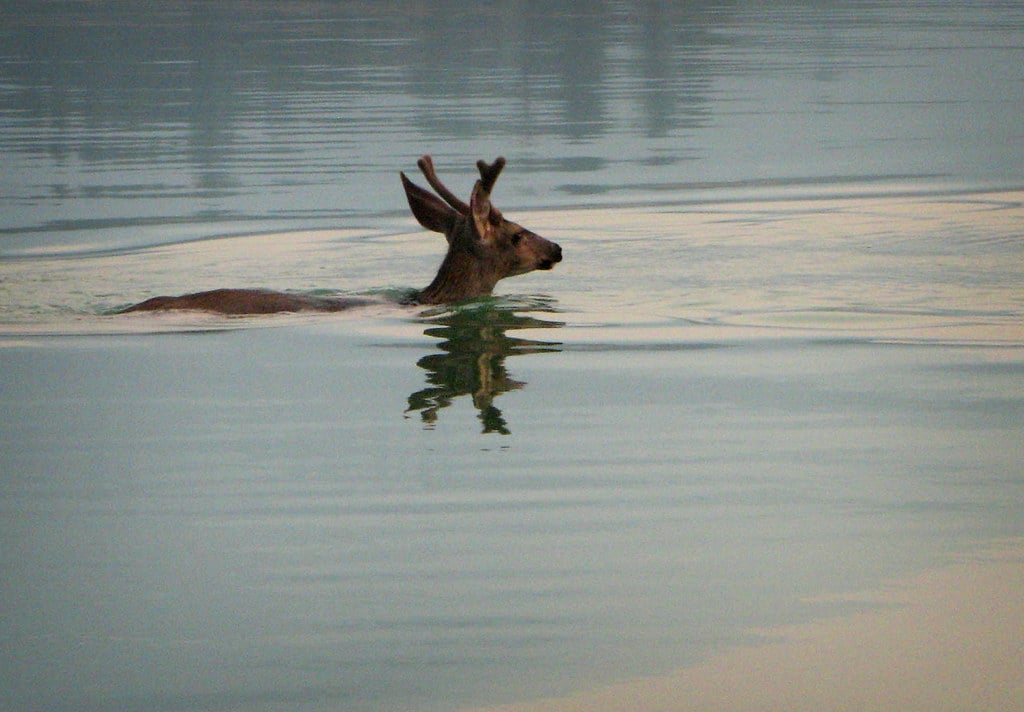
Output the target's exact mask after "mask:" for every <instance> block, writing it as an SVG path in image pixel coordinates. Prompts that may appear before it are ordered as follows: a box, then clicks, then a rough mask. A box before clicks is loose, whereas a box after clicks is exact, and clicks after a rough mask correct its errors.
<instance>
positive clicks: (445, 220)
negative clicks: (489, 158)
mask: <svg viewBox="0 0 1024 712" xmlns="http://www.w3.org/2000/svg"><path fill="white" fill-rule="evenodd" d="M417 165H419V168H420V170H421V171H423V175H424V176H425V177H426V179H427V182H428V183H430V187H431V188H433V189H434V190H435V191H436V192H437V195H434V194H433V193H431V192H429V191H427V190H425V189H423V188H421V187H419V186H418V185H416V184H415V183H413V182H412V181H410V180H409V179H408V178H407V177H406V175H405V173H402V174H401V176H402V185H403V186H404V187H405V195H406V197H407V198H408V199H409V208H410V209H412V214H413V215H414V216H415V217H416V220H417V221H418V222H419V224H420V225H422V226H423V227H425V228H427V229H428V230H433V231H434V232H440V233H442V234H444V236H445V238H446V239H447V240H448V254H447V255H445V258H444V261H443V262H442V263H441V268H440V269H439V270H438V271H437V276H436V277H434V281H433V282H431V283H430V285H429V286H428V287H427V288H426V289H423V290H421V291H420V292H419V293H418V294H417V301H418V302H420V303H421V304H444V303H448V302H458V301H462V300H464V299H471V298H473V297H479V296H483V295H486V294H490V293H491V291H492V290H493V289H494V285H495V284H497V283H498V280H499V279H503V278H505V277H512V276H514V275H517V274H526V273H527V272H532V271H533V270H535V269H541V270H549V269H551V268H552V267H554V266H555V263H557V262H560V261H561V260H562V248H561V247H559V246H558V245H557V244H555V243H554V242H551V241H550V240H545V239H544V238H543V237H541V236H540V235H537V234H536V233H533V232H531V231H529V230H527V229H526V228H524V227H523V226H522V225H518V224H516V223H514V222H512V221H511V220H506V219H505V217H504V216H503V215H502V214H501V211H500V210H498V209H497V208H496V207H494V206H493V205H491V190H492V189H493V188H494V182H495V181H496V180H497V179H498V174H499V173H501V169H502V168H504V167H505V159H504V158H501V157H499V158H497V159H495V161H494V163H491V164H488V163H486V162H485V161H477V164H476V165H477V168H478V169H479V171H480V180H478V181H477V182H476V185H474V186H473V193H472V195H471V196H470V198H469V204H468V205H467V204H466V203H464V202H462V201H461V200H460V199H459V198H458V197H457V196H456V195H455V194H454V193H452V191H450V190H448V188H446V187H445V185H444V184H443V183H441V181H440V180H439V179H438V177H437V174H436V173H435V172H434V164H433V162H432V161H431V159H430V156H423V158H421V159H420V160H419V161H418V163H417ZM438 196H440V198H439V197H438Z"/></svg>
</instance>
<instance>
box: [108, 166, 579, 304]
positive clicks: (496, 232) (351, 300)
mask: <svg viewBox="0 0 1024 712" xmlns="http://www.w3.org/2000/svg"><path fill="white" fill-rule="evenodd" d="M417 165H418V166H419V168H420V170H421V171H422V172H423V175H424V176H425V177H426V179H427V182H428V183H429V184H430V186H431V187H432V188H433V189H434V190H435V191H436V192H437V195H434V194H433V193H431V192H430V191H428V190H425V189H424V188H421V187H419V186H418V185H416V184H415V183H413V182H412V181H411V180H409V179H408V178H407V177H406V175H405V173H400V175H401V177H402V185H403V186H404V188H405V196H406V198H408V200H409V208H410V209H411V210H412V214H413V216H415V218H416V220H417V221H418V222H419V224H420V225H422V226H423V227H425V228H427V229H428V230H432V231H434V232H440V233H443V234H444V236H445V238H446V239H447V240H448V254H446V255H445V258H444V261H443V262H442V263H441V267H440V269H438V271H437V276H436V277H434V281H433V282H431V283H430V284H429V285H428V286H427V287H425V288H424V289H421V290H420V291H418V292H416V293H415V295H414V296H413V299H412V301H413V302H415V303H417V304H448V303H452V302H459V301H462V300H465V299H472V298H473V297H480V296H484V295H487V294H490V293H491V291H492V290H493V289H494V285H495V284H497V282H498V280H500V279H503V278H505V277H512V276H515V275H518V274H526V273H527V272H532V271H533V270H536V269H539V270H549V269H551V268H552V267H554V266H555V264H556V263H557V262H560V261H561V260H562V248H561V247H559V246H558V245H557V244H555V243H554V242H551V241H550V240H545V239H544V238H543V237H541V236H540V235H537V234H536V233H533V232H530V231H529V230H527V229H526V228H524V227H523V226H522V225H518V224H516V223H514V222H512V221H511V220H506V219H505V217H504V216H503V215H502V213H501V211H500V210H498V209H497V208H496V207H494V206H493V205H492V204H491V191H492V190H493V189H494V182H495V181H496V180H497V179H498V174H499V173H501V170H502V169H503V168H504V167H505V159H504V158H502V157H500V156H499V157H498V158H496V159H495V161H494V163H490V164H488V163H487V162H486V161H482V160H481V161H477V164H476V165H477V168H478V169H479V171H480V179H479V180H478V181H477V182H476V185H474V187H473V192H472V194H471V195H470V198H469V204H468V205H467V204H466V203H464V202H462V201H461V200H460V199H459V198H458V197H456V195H455V194H454V193H452V191H450V190H448V188H447V187H445V185H444V184H443V183H442V182H441V181H440V180H439V179H438V177H437V173H435V172H434V163H433V161H432V160H431V158H430V156H423V157H422V158H420V160H419V161H418V162H417ZM438 196H440V197H438ZM372 303H374V302H373V300H370V299H362V298H355V297H322V296H313V295H305V294H291V293H287V292H275V291H271V290H267V289H214V290H212V291H208V292H196V293H194V294H184V295H182V296H179V297H153V298H152V299H147V300H146V301H144V302H141V303H139V304H136V305H134V306H130V307H128V308H127V309H124V310H123V312H135V311H158V310H167V309H193V310H203V311H212V312H218V313H221V314H273V313H275V312H297V311H325V312H333V311H341V310H344V309H349V308H351V307H354V306H359V305H365V304H372Z"/></svg>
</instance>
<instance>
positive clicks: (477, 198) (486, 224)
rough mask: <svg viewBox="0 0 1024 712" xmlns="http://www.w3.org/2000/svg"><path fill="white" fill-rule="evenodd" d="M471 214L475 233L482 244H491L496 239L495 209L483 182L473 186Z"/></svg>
mask: <svg viewBox="0 0 1024 712" xmlns="http://www.w3.org/2000/svg"><path fill="white" fill-rule="evenodd" d="M469 212H470V213H472V215H473V231H474V232H475V233H476V236H477V238H478V239H479V240H481V241H482V242H489V241H490V240H491V239H492V238H493V237H494V222H493V220H492V217H493V213H494V212H495V210H494V208H492V207H491V196H490V193H488V192H487V190H485V189H484V186H483V183H482V181H477V182H476V185H475V186H473V195H472V196H471V197H470V199H469Z"/></svg>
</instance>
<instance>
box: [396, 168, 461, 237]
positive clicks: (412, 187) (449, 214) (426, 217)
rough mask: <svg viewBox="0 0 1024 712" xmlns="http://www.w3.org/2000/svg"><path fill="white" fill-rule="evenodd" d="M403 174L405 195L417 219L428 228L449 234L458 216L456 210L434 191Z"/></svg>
mask: <svg viewBox="0 0 1024 712" xmlns="http://www.w3.org/2000/svg"><path fill="white" fill-rule="evenodd" d="M401 176H402V186H403V187H404V188H405V197H406V198H408V199H409V209H410V210H412V214H413V216H415V218H416V221H417V222H419V224H420V225H422V226H423V227H425V228H427V229H428V230H433V231H434V232H440V233H444V234H446V235H447V234H448V231H449V229H450V228H451V226H452V223H453V222H454V221H455V218H456V217H457V214H456V212H455V211H454V210H453V209H452V208H449V207H448V206H447V205H445V204H444V203H443V202H442V201H441V199H440V198H438V197H437V196H435V195H434V194H433V193H430V192H428V191H426V190H424V189H423V188H420V187H419V186H418V185H416V184H415V183H413V182H412V181H411V180H409V179H408V178H406V177H405V173H402V174H401Z"/></svg>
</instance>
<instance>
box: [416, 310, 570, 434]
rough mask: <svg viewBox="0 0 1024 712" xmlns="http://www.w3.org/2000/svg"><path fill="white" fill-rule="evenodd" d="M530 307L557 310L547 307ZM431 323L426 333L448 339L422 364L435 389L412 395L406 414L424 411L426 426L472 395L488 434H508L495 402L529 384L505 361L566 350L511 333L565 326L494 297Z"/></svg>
mask: <svg viewBox="0 0 1024 712" xmlns="http://www.w3.org/2000/svg"><path fill="white" fill-rule="evenodd" d="M538 307H539V308H538ZM529 308H530V310H531V311H552V309H551V308H550V306H549V305H544V304H542V303H535V304H531V305H530V307H529ZM426 321H427V323H429V324H430V326H428V328H427V329H426V330H425V331H424V333H425V334H427V335H428V336H433V337H435V338H438V339H441V340H442V341H441V343H440V344H439V345H438V347H439V348H440V349H441V353H433V354H430V355H427V356H424V357H423V358H421V359H420V360H419V361H418V362H417V363H416V365H417V366H419V367H420V368H422V369H424V370H425V371H426V372H427V383H428V384H429V385H428V386H427V387H426V388H423V389H421V390H419V391H416V392H415V393H413V394H412V395H410V396H409V408H408V410H406V413H411V412H414V411H416V412H419V414H420V417H421V418H422V420H423V423H424V425H425V426H426V427H428V428H432V427H433V426H434V424H435V423H436V422H437V419H438V415H439V414H440V411H441V410H442V409H443V408H447V407H448V406H450V405H451V404H452V401H453V400H454V399H456V398H458V397H459V396H464V395H468V396H470V397H471V398H472V400H473V405H474V406H476V409H477V411H478V416H477V417H478V418H479V419H480V422H481V423H482V424H483V430H482V432H484V433H501V434H503V435H508V434H509V433H510V432H511V431H510V430H509V427H508V423H507V422H506V421H505V417H504V415H502V412H501V410H500V409H499V408H498V407H497V406H495V405H494V399H495V398H497V397H498V396H499V395H501V394H502V393H505V392H506V391H511V390H517V389H519V388H522V387H523V386H524V385H526V384H525V383H524V382H523V381H517V380H515V379H513V378H512V377H511V376H510V375H509V373H508V371H507V370H506V368H505V358H506V357H507V356H516V355H521V354H535V353H547V352H553V351H560V350H561V344H560V343H558V342H549V341H534V340H531V339H521V338H516V337H512V336H508V335H507V334H506V332H508V331H513V330H516V329H551V328H558V327H560V326H562V325H563V323H562V322H556V321H546V320H543V319H539V318H537V317H535V316H530V315H526V314H517V313H515V310H514V306H511V305H509V304H507V303H506V304H500V303H498V302H496V301H495V300H492V299H486V300H485V301H481V302H476V303H472V304H465V305H462V306H461V307H459V308H456V309H455V310H452V311H446V312H445V313H443V314H440V315H438V316H434V317H431V318H428V319H427V320H426Z"/></svg>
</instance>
